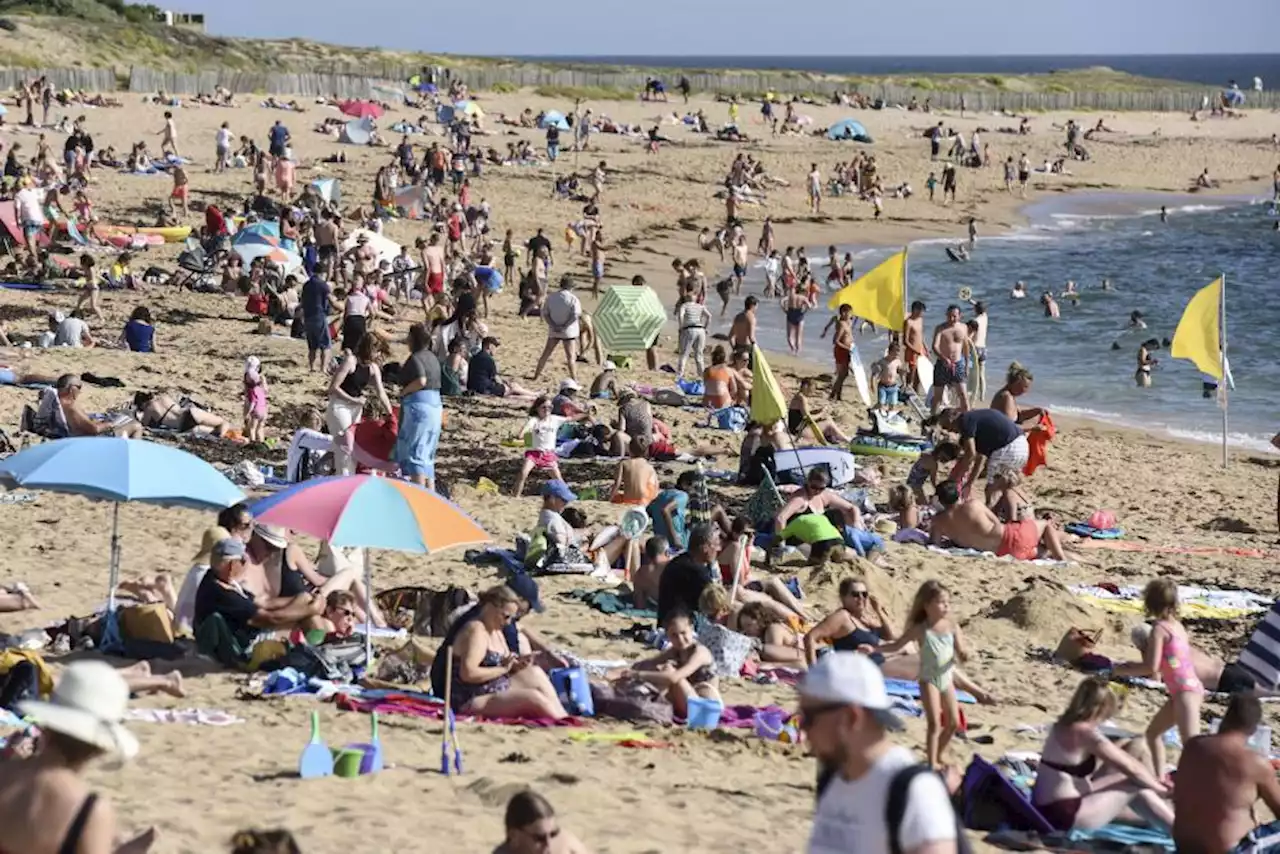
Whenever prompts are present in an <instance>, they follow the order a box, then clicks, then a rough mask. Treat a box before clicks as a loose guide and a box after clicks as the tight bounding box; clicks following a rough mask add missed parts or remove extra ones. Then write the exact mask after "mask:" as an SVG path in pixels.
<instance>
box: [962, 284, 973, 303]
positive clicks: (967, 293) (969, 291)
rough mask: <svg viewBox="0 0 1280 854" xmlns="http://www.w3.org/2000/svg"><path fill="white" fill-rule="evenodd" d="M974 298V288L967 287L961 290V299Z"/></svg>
mask: <svg viewBox="0 0 1280 854" xmlns="http://www.w3.org/2000/svg"><path fill="white" fill-rule="evenodd" d="M972 297H973V288H971V287H969V286H968V285H965V286H964V287H963V288H961V289H960V299H962V300H969V299H971V298H972Z"/></svg>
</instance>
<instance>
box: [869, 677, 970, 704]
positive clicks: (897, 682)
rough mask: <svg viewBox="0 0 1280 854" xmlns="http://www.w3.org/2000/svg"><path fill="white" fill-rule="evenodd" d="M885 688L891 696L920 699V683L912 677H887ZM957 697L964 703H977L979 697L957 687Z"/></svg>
mask: <svg viewBox="0 0 1280 854" xmlns="http://www.w3.org/2000/svg"><path fill="white" fill-rule="evenodd" d="M884 690H885V692H886V693H887V694H888V695H889V696H890V697H906V698H907V699H908V700H919V699H920V683H919V682H913V681H912V680H910V679H885V680H884ZM956 699H957V700H959V701H960V702H962V703H970V704H973V703H977V702H978V698H977V697H975V696H973V695H972V694H970V693H969V692H968V691H961V690H960V689H959V688H957V689H956Z"/></svg>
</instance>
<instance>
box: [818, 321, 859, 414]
mask: <svg viewBox="0 0 1280 854" xmlns="http://www.w3.org/2000/svg"><path fill="white" fill-rule="evenodd" d="M832 326H835V328H836V334H835V339H834V340H833V342H832V345H831V354H832V357H833V358H834V359H835V363H836V378H835V380H833V381H832V383H831V395H830V396H831V399H832V400H841V399H842V398H841V394H843V392H844V381H845V380H846V379H848V378H849V364H850V362H852V360H853V309H852V308H851V307H849V306H847V305H842V306H840V310H839V312H838V313H837V314H836V316H835V317H833V318H831V319H830V320H828V321H827V325H826V326H824V327H823V328H822V335H820V336H819V337H820V338H826V337H827V330H829V329H830V328H831V327H832Z"/></svg>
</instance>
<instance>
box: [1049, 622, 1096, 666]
mask: <svg viewBox="0 0 1280 854" xmlns="http://www.w3.org/2000/svg"><path fill="white" fill-rule="evenodd" d="M1101 640H1102V629H1093V630H1090V629H1078V628H1076V627H1074V626H1072V627H1071V628H1069V629H1067V633H1066V634H1065V635H1063V636H1062V640H1061V641H1059V642H1058V648H1057V649H1056V650H1054V653H1053V657H1054V658H1057V659H1060V660H1062V661H1065V662H1067V663H1068V664H1075V663H1076V662H1077V661H1079V660H1080V659H1082V658H1084V657H1085V656H1086V655H1089V654H1090V653H1092V652H1093V651H1094V650H1095V649H1097V647H1098V642H1099V641H1101Z"/></svg>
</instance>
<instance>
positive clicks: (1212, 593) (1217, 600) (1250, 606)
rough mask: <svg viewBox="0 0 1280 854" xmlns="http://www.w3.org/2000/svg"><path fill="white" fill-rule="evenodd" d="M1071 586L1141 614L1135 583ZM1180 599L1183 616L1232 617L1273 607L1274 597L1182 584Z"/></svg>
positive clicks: (1095, 600) (1098, 601)
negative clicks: (1129, 584)
mask: <svg viewBox="0 0 1280 854" xmlns="http://www.w3.org/2000/svg"><path fill="white" fill-rule="evenodd" d="M1068 589H1070V590H1071V592H1072V593H1074V594H1075V595H1076V596H1079V597H1080V598H1081V599H1084V600H1085V601H1087V602H1089V603H1090V604H1093V605H1097V606H1098V607H1100V608H1105V609H1106V610H1108V611H1115V612H1117V613H1121V614H1141V613H1143V609H1142V588H1141V587H1134V586H1125V587H1112V586H1111V585H1108V586H1107V587H1100V586H1095V585H1086V584H1074V585H1071V586H1070V587H1069V588H1068ZM1178 601H1179V603H1180V604H1181V609H1182V610H1181V613H1182V616H1183V617H1206V618H1210V619H1217V620H1229V619H1233V618H1235V617H1243V616H1246V615H1248V614H1258V613H1261V612H1263V611H1265V610H1267V609H1268V608H1270V607H1271V603H1272V599H1271V597H1269V596H1263V595H1261V594H1258V593H1254V592H1252V591H1250V590H1214V589H1211V588H1208V587H1187V586H1182V585H1179V587H1178Z"/></svg>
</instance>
